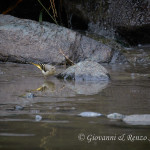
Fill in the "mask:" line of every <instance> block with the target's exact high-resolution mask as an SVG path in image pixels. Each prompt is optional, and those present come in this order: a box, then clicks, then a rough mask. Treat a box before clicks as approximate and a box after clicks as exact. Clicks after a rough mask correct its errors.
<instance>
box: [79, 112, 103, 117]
mask: <svg viewBox="0 0 150 150" xmlns="http://www.w3.org/2000/svg"><path fill="white" fill-rule="evenodd" d="M79 116H81V117H99V116H102V114H101V113H97V112H82V113H80V114H79Z"/></svg>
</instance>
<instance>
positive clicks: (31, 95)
mask: <svg viewBox="0 0 150 150" xmlns="http://www.w3.org/2000/svg"><path fill="white" fill-rule="evenodd" d="M33 97H34V94H33V93H26V98H29V99H30V98H33Z"/></svg>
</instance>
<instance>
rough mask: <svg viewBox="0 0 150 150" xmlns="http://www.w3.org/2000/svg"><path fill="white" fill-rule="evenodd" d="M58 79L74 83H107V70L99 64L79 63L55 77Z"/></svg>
mask: <svg viewBox="0 0 150 150" xmlns="http://www.w3.org/2000/svg"><path fill="white" fill-rule="evenodd" d="M57 77H58V78H63V79H65V80H67V79H71V80H75V81H103V80H104V81H108V80H109V79H110V76H109V73H108V72H107V70H106V69H105V68H104V67H103V66H102V65H100V64H98V63H96V62H92V61H83V62H79V63H77V64H76V65H74V66H71V67H69V68H67V69H66V70H65V71H64V72H62V73H60V74H58V75H57Z"/></svg>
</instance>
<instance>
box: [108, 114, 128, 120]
mask: <svg viewBox="0 0 150 150" xmlns="http://www.w3.org/2000/svg"><path fill="white" fill-rule="evenodd" d="M124 117H125V115H122V114H119V113H112V114H108V115H107V118H109V119H119V120H120V119H123V118H124Z"/></svg>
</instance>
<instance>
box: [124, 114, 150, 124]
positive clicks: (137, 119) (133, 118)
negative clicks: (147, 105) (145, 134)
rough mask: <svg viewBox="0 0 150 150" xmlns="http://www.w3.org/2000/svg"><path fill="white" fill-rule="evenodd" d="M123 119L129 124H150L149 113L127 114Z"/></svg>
mask: <svg viewBox="0 0 150 150" xmlns="http://www.w3.org/2000/svg"><path fill="white" fill-rule="evenodd" d="M123 121H124V122H125V123H127V124H129V125H150V114H143V115H129V116H126V117H125V118H123Z"/></svg>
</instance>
